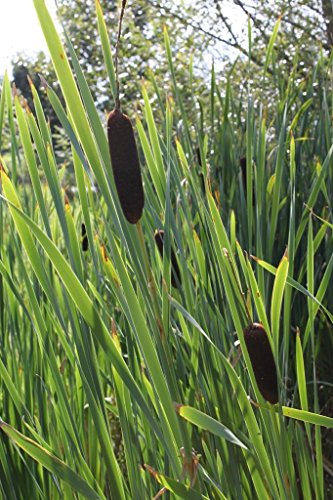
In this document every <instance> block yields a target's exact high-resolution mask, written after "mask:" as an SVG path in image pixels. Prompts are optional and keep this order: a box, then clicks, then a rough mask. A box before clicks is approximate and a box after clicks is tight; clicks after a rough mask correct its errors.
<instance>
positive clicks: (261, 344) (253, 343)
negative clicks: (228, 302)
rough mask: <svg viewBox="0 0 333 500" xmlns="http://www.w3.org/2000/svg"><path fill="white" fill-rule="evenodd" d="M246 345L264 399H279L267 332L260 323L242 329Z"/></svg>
mask: <svg viewBox="0 0 333 500" xmlns="http://www.w3.org/2000/svg"><path fill="white" fill-rule="evenodd" d="M244 339H245V343H246V347H247V350H248V353H249V356H250V360H251V363H252V368H253V372H254V376H255V378H256V381H257V384H258V388H259V390H260V392H261V394H262V396H263V398H264V399H266V401H269V402H270V403H272V404H276V403H277V402H278V400H279V395H278V387H277V376H276V366H275V361H274V357H273V353H272V349H271V345H270V343H269V340H268V337H267V333H266V331H265V329H264V327H263V326H262V324H261V323H252V324H251V325H249V326H248V327H247V328H246V329H245V331H244Z"/></svg>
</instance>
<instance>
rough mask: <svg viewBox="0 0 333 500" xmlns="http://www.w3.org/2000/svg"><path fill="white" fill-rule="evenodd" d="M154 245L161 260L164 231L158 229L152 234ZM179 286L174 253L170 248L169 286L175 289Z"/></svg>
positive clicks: (179, 281)
mask: <svg viewBox="0 0 333 500" xmlns="http://www.w3.org/2000/svg"><path fill="white" fill-rule="evenodd" d="M154 238H155V243H156V245H157V248H158V251H159V253H160V256H161V257H162V258H163V250H164V231H163V229H158V230H156V231H155V234H154ZM178 283H179V284H181V277H180V270H179V266H178V262H177V258H176V255H175V252H174V251H173V250H172V248H171V285H172V286H173V287H175V288H177V285H178Z"/></svg>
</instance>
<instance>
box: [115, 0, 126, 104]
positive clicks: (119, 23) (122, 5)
mask: <svg viewBox="0 0 333 500" xmlns="http://www.w3.org/2000/svg"><path fill="white" fill-rule="evenodd" d="M126 3H127V0H122V2H121V10H120V16H119V22H118V36H117V42H116V55H115V66H116V110H117V111H120V91H119V65H118V59H119V46H120V38H121V27H122V24H123V17H124V13H125V7H126Z"/></svg>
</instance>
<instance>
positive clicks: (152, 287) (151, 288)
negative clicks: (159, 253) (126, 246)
mask: <svg viewBox="0 0 333 500" xmlns="http://www.w3.org/2000/svg"><path fill="white" fill-rule="evenodd" d="M136 228H137V231H138V236H139V241H140V246H141V252H142V256H143V261H144V266H145V271H146V277H147V281H148V288H149V291H150V295H151V298H152V301H153V307H154V311H155V317H156V321H157V324H158V329H159V332H160V335H161V339H162V341H164V340H165V332H164V328H163V323H162V318H161V314H160V311H159V307H158V301H157V294H156V286H155V281H154V276H153V274H152V272H151V267H150V264H149V258H148V253H147V248H146V244H145V240H144V237H143V232H142V226H141V223H140V221H138V222H137V223H136Z"/></svg>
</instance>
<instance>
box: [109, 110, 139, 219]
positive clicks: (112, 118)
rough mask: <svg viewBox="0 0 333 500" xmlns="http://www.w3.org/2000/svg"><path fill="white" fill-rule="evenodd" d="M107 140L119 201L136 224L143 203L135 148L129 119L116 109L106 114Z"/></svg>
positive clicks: (127, 217)
mask: <svg viewBox="0 0 333 500" xmlns="http://www.w3.org/2000/svg"><path fill="white" fill-rule="evenodd" d="M108 140H109V148H110V156H111V163H112V170H113V175H114V180H115V184H116V188H117V192H118V196H119V201H120V205H121V208H122V210H123V212H124V215H125V217H126V219H127V220H128V222H130V223H131V224H136V223H137V222H138V220H139V219H140V217H141V215H142V210H143V205H144V195H143V187H142V179H141V172H140V164H139V158H138V151H137V148H136V143H135V137H134V132H133V127H132V124H131V121H130V119H129V118H128V116H126V115H124V114H123V113H122V112H121V111H119V110H117V109H114V110H113V111H111V113H110V114H109V116H108Z"/></svg>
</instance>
